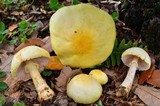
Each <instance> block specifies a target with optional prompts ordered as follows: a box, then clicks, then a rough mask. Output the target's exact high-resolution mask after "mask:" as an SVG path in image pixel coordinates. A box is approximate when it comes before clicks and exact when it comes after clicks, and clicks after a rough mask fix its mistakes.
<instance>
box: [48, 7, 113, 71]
mask: <svg viewBox="0 0 160 106" xmlns="http://www.w3.org/2000/svg"><path fill="white" fill-rule="evenodd" d="M50 34H51V44H52V47H53V49H54V51H55V53H56V54H57V56H58V57H59V58H60V61H61V62H62V64H63V65H68V66H71V67H74V68H88V67H91V66H94V65H96V64H100V63H102V62H103V61H105V60H106V59H107V58H108V56H109V55H110V54H111V52H112V49H113V45H114V41H115V37H116V29H115V23H114V21H113V19H112V17H111V16H110V15H109V14H108V13H107V12H105V11H103V10H101V9H99V8H96V7H94V6H92V5H89V4H78V5H74V6H67V7H63V8H61V9H59V10H58V11H57V12H56V13H54V14H53V15H52V17H51V19H50Z"/></svg>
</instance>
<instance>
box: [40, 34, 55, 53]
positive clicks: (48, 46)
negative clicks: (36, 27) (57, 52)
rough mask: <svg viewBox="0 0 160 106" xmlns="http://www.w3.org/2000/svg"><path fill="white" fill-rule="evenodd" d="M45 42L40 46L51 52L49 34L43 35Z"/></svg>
mask: <svg viewBox="0 0 160 106" xmlns="http://www.w3.org/2000/svg"><path fill="white" fill-rule="evenodd" d="M42 41H43V42H45V45H43V46H42V48H43V49H46V50H47V51H48V52H52V51H53V49H52V46H51V39H50V37H49V36H47V37H45V38H44V39H43V40H42Z"/></svg>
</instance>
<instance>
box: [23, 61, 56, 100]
mask: <svg viewBox="0 0 160 106" xmlns="http://www.w3.org/2000/svg"><path fill="white" fill-rule="evenodd" d="M25 71H26V72H28V73H29V74H30V76H31V78H32V80H33V83H34V85H35V88H36V90H37V93H38V100H39V101H44V100H49V99H52V97H53V96H54V95H55V94H54V92H53V90H52V89H51V88H50V87H49V86H48V85H47V83H46V81H45V80H44V79H43V78H42V77H41V75H40V73H39V71H38V64H36V63H33V62H29V63H27V64H26V66H25Z"/></svg>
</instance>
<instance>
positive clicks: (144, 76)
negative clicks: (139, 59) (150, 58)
mask: <svg viewBox="0 0 160 106" xmlns="http://www.w3.org/2000/svg"><path fill="white" fill-rule="evenodd" d="M154 69H155V68H154V67H153V65H152V66H151V68H150V69H149V70H147V71H144V72H142V73H141V75H140V78H139V82H138V83H139V84H143V83H144V82H146V81H147V80H148V79H149V78H150V77H151V75H152V73H153V71H154Z"/></svg>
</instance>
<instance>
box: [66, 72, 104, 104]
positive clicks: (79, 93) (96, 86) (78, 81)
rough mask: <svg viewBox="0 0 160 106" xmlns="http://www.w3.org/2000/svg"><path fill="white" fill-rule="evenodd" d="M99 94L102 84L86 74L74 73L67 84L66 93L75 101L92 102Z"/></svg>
mask: <svg viewBox="0 0 160 106" xmlns="http://www.w3.org/2000/svg"><path fill="white" fill-rule="evenodd" d="M101 94H102V86H101V85H100V83H98V81H97V80H96V79H94V78H93V77H91V76H89V75H87V74H79V75H76V76H75V77H73V78H72V79H71V81H70V82H69V83H68V85H67V95H68V96H69V97H70V98H72V99H73V100H74V101H75V102H77V103H81V104H91V103H94V102H96V101H97V100H98V99H99V98H100V96H101Z"/></svg>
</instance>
